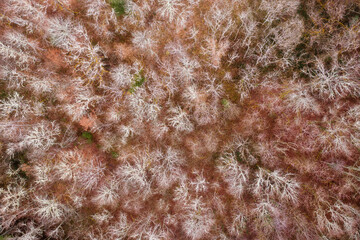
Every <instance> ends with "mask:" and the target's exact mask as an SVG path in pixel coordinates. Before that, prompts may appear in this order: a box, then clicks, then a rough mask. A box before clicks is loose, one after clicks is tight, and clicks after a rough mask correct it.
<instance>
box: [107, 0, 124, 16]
mask: <svg viewBox="0 0 360 240" xmlns="http://www.w3.org/2000/svg"><path fill="white" fill-rule="evenodd" d="M110 6H111V7H112V8H113V9H114V11H115V14H116V15H117V16H122V15H125V14H126V2H125V0H110Z"/></svg>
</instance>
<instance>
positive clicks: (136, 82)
mask: <svg viewBox="0 0 360 240" xmlns="http://www.w3.org/2000/svg"><path fill="white" fill-rule="evenodd" d="M145 80H146V79H145V76H144V71H143V70H140V71H139V73H136V74H134V79H133V83H132V85H131V88H130V89H129V92H130V93H134V92H135V89H136V88H138V87H141V86H142V85H143V84H144V82H145Z"/></svg>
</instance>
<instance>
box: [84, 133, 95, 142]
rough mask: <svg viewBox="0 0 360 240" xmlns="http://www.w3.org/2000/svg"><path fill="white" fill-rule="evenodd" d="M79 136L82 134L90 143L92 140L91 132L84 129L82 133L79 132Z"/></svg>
mask: <svg viewBox="0 0 360 240" xmlns="http://www.w3.org/2000/svg"><path fill="white" fill-rule="evenodd" d="M81 136H82V137H83V138H84V139H86V140H87V141H88V142H89V143H92V141H93V135H92V133H91V132H87V131H85V132H83V133H82V134H81Z"/></svg>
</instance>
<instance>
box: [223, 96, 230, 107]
mask: <svg viewBox="0 0 360 240" xmlns="http://www.w3.org/2000/svg"><path fill="white" fill-rule="evenodd" d="M221 105H223V107H224V108H228V107H229V105H230V103H229V101H228V100H227V99H225V98H223V99H221Z"/></svg>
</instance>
